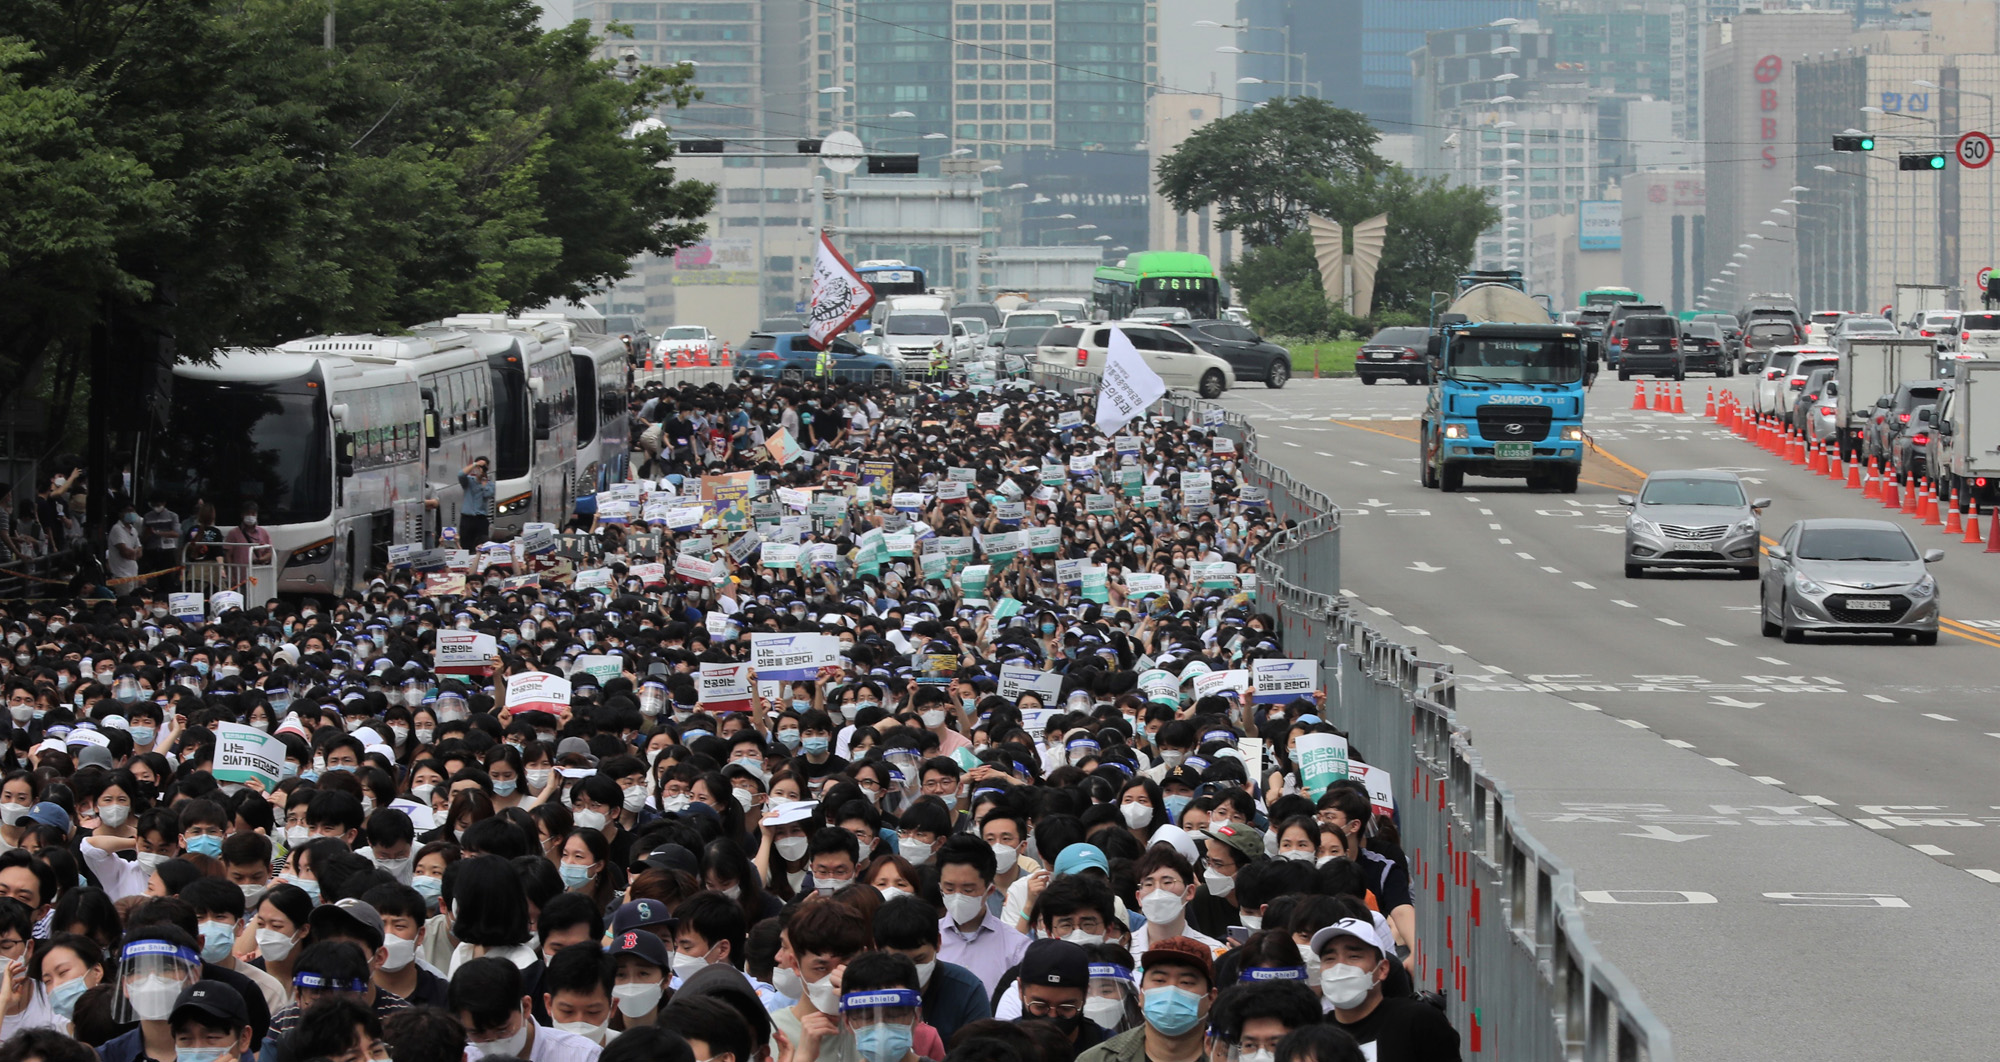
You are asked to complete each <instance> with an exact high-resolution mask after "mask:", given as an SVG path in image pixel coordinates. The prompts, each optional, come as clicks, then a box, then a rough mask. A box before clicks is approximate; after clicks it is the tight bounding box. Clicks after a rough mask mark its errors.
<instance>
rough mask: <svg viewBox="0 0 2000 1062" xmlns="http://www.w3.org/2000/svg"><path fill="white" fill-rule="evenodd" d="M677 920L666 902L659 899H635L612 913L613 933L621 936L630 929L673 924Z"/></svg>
mask: <svg viewBox="0 0 2000 1062" xmlns="http://www.w3.org/2000/svg"><path fill="white" fill-rule="evenodd" d="M677 922H678V919H676V918H674V916H673V914H672V912H670V911H669V910H668V909H667V905H666V904H663V903H661V902H660V901H658V900H633V901H632V902H631V903H628V904H626V905H624V906H623V907H620V908H619V909H618V910H617V911H616V912H615V913H613V914H612V916H611V935H612V936H614V937H615V936H620V935H622V934H624V933H626V932H628V931H630V930H634V929H647V928H651V927H653V926H672V925H675V924H676V923H677Z"/></svg>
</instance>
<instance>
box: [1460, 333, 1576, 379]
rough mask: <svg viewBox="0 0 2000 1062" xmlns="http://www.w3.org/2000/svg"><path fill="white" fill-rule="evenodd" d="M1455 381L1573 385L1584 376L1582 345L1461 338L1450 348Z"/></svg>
mask: <svg viewBox="0 0 2000 1062" xmlns="http://www.w3.org/2000/svg"><path fill="white" fill-rule="evenodd" d="M1447 371H1448V373H1449V374H1450V376H1451V377H1452V379H1455V380H1476V381H1478V382H1481V383H1531V384H1559V383H1572V382H1574V381H1576V380H1578V379H1581V378H1582V376H1583V344H1582V343H1579V342H1577V341H1576V340H1575V339H1573V338H1572V339H1558V338H1547V339H1544V338H1541V337H1536V336H1477V335H1469V336H1461V337H1460V338H1459V339H1458V340H1457V341H1455V342H1454V343H1452V345H1451V365H1450V367H1449V369H1448V370H1447Z"/></svg>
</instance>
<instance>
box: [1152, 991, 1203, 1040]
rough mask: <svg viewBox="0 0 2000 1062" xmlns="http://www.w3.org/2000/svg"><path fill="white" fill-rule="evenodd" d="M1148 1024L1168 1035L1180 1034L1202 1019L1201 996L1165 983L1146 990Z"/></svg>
mask: <svg viewBox="0 0 2000 1062" xmlns="http://www.w3.org/2000/svg"><path fill="white" fill-rule="evenodd" d="M1143 1009H1144V1010H1145V1013H1146V1024H1148V1025H1151V1026H1152V1027H1153V1028H1155V1029H1158V1030H1159V1031H1160V1032H1161V1033H1162V1034H1164V1035H1167V1036H1179V1035H1181V1034H1182V1033H1184V1032H1187V1031H1188V1030H1189V1029H1192V1028H1194V1027H1195V1025H1196V1023H1198V1022H1200V1021H1201V997H1200V996H1197V995H1195V994H1194V993H1193V992H1189V991H1187V990H1185V989H1181V988H1175V987H1173V986H1171V985H1163V986H1161V987H1159V988H1149V989H1147V990H1146V1004H1145V1007H1144V1008H1143Z"/></svg>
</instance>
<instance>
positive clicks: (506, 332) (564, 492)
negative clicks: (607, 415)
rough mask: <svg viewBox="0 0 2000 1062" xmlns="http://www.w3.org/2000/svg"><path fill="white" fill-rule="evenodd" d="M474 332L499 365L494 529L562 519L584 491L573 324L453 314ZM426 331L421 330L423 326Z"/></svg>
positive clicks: (452, 321) (454, 321)
mask: <svg viewBox="0 0 2000 1062" xmlns="http://www.w3.org/2000/svg"><path fill="white" fill-rule="evenodd" d="M438 324H439V327H442V328H446V329H461V330H464V331H466V332H468V333H470V335H471V336H472V341H473V342H474V343H476V344H477V345H478V346H479V347H480V349H481V350H482V352H484V353H485V355H486V363H487V366H488V367H489V368H490V369H491V370H492V372H493V400H494V430H495V438H494V446H493V508H494V512H493V534H494V535H496V536H497V535H500V534H501V533H503V532H504V533H506V534H510V535H518V534H520V533H521V528H522V526H523V525H525V524H528V523H531V522H544V523H553V524H558V525H560V524H562V523H564V522H565V521H567V520H568V519H569V517H570V514H571V512H572V510H573V507H574V506H573V502H574V499H575V497H576V494H575V487H576V427H575V421H576V363H575V362H574V361H573V360H572V359H571V357H570V349H569V346H570V345H569V328H568V327H567V326H566V325H565V324H564V323H563V322H562V321H561V320H559V319H555V318H552V317H537V318H508V317H504V316H502V315H500V314H466V315H462V316H459V317H447V318H445V319H444V320H443V321H441V322H439V323H438ZM420 334H421V332H420Z"/></svg>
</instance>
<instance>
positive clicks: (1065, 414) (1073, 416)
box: [1056, 409, 1083, 431]
mask: <svg viewBox="0 0 2000 1062" xmlns="http://www.w3.org/2000/svg"><path fill="white" fill-rule="evenodd" d="M1081 427H1083V413H1082V412H1081V411H1079V410H1074V409H1065V410H1063V411H1062V412H1061V413H1058V414H1056V428H1057V429H1058V430H1061V431H1068V430H1069V429H1071V428H1081Z"/></svg>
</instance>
